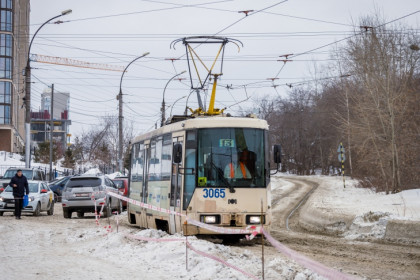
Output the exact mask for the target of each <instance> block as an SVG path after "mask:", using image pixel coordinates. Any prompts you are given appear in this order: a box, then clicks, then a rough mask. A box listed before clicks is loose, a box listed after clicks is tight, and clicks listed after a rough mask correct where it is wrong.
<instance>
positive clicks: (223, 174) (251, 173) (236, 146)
mask: <svg viewBox="0 0 420 280" xmlns="http://www.w3.org/2000/svg"><path fill="white" fill-rule="evenodd" d="M197 156H198V178H197V179H198V186H199V187H264V186H265V174H264V167H265V166H264V157H265V156H264V130H262V129H251V128H217V129H216V128H211V129H200V130H199V131H198V155H197Z"/></svg>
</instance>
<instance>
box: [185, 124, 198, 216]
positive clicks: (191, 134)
mask: <svg viewBox="0 0 420 280" xmlns="http://www.w3.org/2000/svg"><path fill="white" fill-rule="evenodd" d="M185 135H186V139H185V156H184V169H186V170H191V169H193V170H196V168H197V130H196V129H194V130H187V131H186V132H185ZM194 143H195V144H194ZM196 188H197V172H185V173H184V188H183V194H182V209H183V210H187V208H188V206H189V204H190V202H191V199H192V197H193V195H194V192H195V190H196Z"/></svg>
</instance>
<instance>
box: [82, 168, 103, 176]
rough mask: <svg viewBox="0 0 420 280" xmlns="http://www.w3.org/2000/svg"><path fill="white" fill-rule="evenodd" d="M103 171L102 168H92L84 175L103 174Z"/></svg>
mask: <svg viewBox="0 0 420 280" xmlns="http://www.w3.org/2000/svg"><path fill="white" fill-rule="evenodd" d="M101 173H102V172H101V170H99V168H91V169H89V170H88V171H86V172H85V173H83V174H84V175H97V174H101Z"/></svg>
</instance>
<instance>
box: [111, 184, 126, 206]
mask: <svg viewBox="0 0 420 280" xmlns="http://www.w3.org/2000/svg"><path fill="white" fill-rule="evenodd" d="M112 181H113V182H114V184H115V185H116V186H117V188H118V190H119V191H120V192H121V193H123V196H125V197H127V196H128V177H116V178H115V179H113V180H112ZM122 204H123V208H124V209H126V208H127V201H122Z"/></svg>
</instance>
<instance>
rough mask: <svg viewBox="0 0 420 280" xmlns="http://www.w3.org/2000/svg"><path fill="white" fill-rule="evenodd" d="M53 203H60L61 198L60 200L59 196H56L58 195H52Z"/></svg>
mask: <svg viewBox="0 0 420 280" xmlns="http://www.w3.org/2000/svg"><path fill="white" fill-rule="evenodd" d="M54 201H55V202H60V201H61V198H60V196H59V195H58V193H54Z"/></svg>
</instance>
